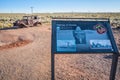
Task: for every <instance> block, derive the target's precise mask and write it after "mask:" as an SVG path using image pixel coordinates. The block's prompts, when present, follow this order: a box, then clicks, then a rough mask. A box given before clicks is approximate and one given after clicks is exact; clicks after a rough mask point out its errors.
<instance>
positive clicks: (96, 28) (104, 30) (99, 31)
mask: <svg viewBox="0 0 120 80" xmlns="http://www.w3.org/2000/svg"><path fill="white" fill-rule="evenodd" d="M94 29H95V30H96V31H97V32H98V33H99V34H103V33H105V32H106V28H105V27H104V26H103V25H101V24H97V25H95V26H94Z"/></svg>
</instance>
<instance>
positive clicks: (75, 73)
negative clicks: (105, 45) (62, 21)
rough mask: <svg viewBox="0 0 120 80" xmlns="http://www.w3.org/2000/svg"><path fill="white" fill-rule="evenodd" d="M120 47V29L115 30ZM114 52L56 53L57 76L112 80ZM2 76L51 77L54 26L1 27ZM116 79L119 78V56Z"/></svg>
mask: <svg viewBox="0 0 120 80" xmlns="http://www.w3.org/2000/svg"><path fill="white" fill-rule="evenodd" d="M113 33H114V35H115V39H116V40H117V41H116V42H117V44H118V47H119V48H120V35H119V34H120V31H119V30H114V31H113ZM111 60H112V58H111V54H106V53H104V54H56V55H55V79H56V80H109V75H110V68H111ZM0 80H51V27H50V26H49V25H47V26H46V25H43V26H41V27H31V28H23V29H15V30H1V31H0ZM116 80H120V58H119V62H118V68H117V76H116Z"/></svg>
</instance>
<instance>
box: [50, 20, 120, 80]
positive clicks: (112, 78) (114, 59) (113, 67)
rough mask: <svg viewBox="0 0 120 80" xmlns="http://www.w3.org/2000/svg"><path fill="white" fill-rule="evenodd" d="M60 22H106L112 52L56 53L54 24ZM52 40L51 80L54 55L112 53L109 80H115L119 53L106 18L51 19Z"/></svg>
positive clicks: (53, 79)
mask: <svg viewBox="0 0 120 80" xmlns="http://www.w3.org/2000/svg"><path fill="white" fill-rule="evenodd" d="M60 21H64V22H65V21H70V22H72V21H79V22H81V21H83V22H87V21H93V22H94V21H100V22H106V23H107V24H106V25H107V26H106V28H107V31H108V33H107V34H108V37H109V39H110V41H111V45H112V48H113V51H104V52H101V51H81V52H71V51H70V52H69V51H68V52H61V51H57V49H56V41H57V40H56V24H57V23H59V22H60ZM51 35H52V38H51V80H55V77H54V74H55V71H54V56H55V54H73V53H74V54H88V53H91V54H101V53H112V54H113V57H112V65H111V72H110V80H115V74H116V68H117V63H118V57H119V51H118V48H117V45H116V43H115V40H114V36H113V33H112V29H111V27H110V20H109V19H107V18H53V19H52V34H51Z"/></svg>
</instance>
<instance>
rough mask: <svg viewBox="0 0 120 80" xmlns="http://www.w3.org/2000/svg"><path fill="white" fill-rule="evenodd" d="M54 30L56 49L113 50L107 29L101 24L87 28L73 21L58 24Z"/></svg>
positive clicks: (73, 50)
mask: <svg viewBox="0 0 120 80" xmlns="http://www.w3.org/2000/svg"><path fill="white" fill-rule="evenodd" d="M66 25H67V26H66ZM73 25H74V26H73ZM56 31H57V33H56V38H57V51H61V52H80V51H91V50H111V51H112V50H113V49H112V45H111V42H110V40H109V37H108V34H107V29H106V28H105V26H103V25H102V24H96V25H92V26H90V27H89V28H88V26H86V27H83V26H81V25H77V24H75V23H74V24H70V25H69V26H68V24H59V26H58V25H57V27H56Z"/></svg>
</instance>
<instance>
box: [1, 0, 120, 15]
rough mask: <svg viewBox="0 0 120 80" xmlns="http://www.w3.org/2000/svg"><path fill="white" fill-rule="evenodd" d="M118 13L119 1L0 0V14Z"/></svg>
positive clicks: (119, 9) (119, 8)
mask: <svg viewBox="0 0 120 80" xmlns="http://www.w3.org/2000/svg"><path fill="white" fill-rule="evenodd" d="M31 7H33V13H54V12H120V0H0V13H31Z"/></svg>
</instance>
